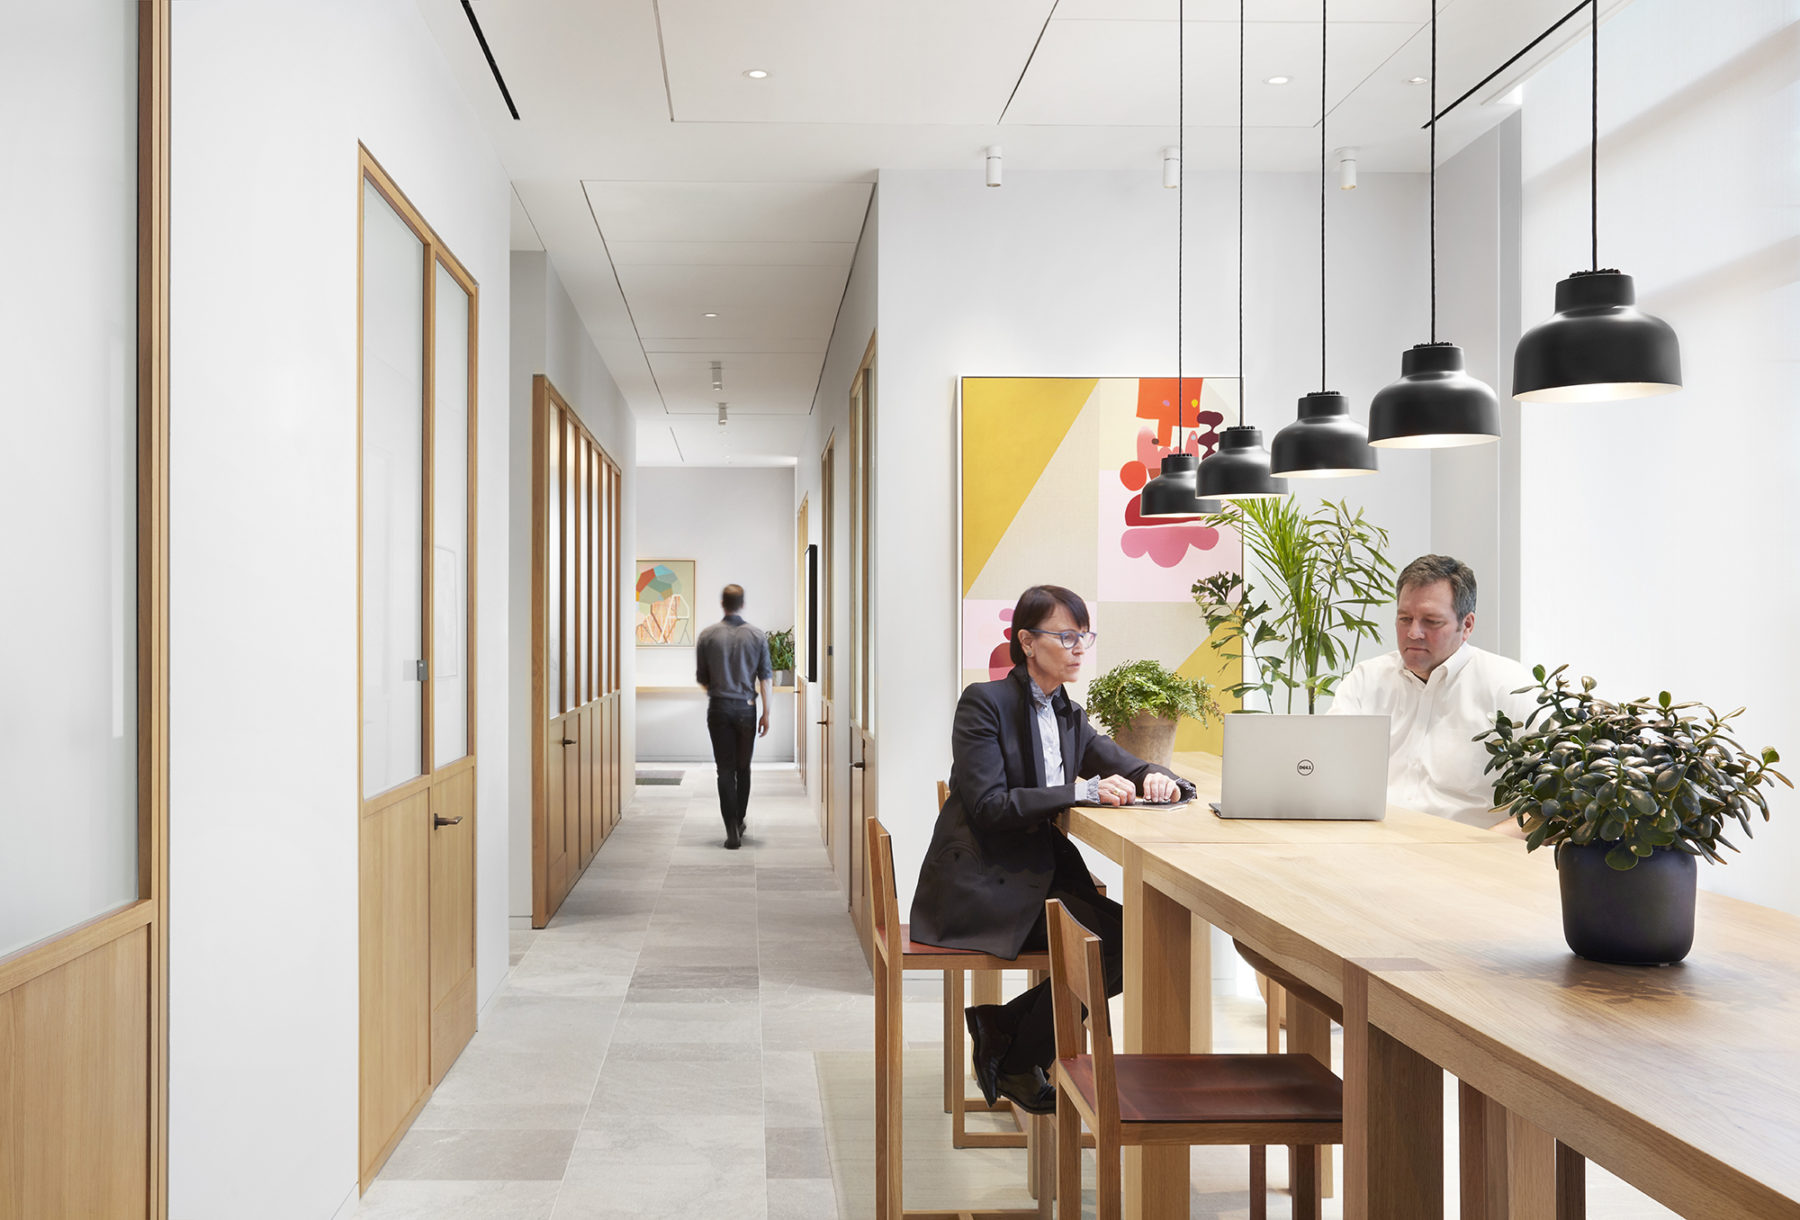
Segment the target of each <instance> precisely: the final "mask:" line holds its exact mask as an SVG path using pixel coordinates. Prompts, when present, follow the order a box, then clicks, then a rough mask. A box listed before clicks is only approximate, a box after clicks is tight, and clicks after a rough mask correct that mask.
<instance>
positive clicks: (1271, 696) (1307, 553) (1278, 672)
mask: <svg viewBox="0 0 1800 1220" xmlns="http://www.w3.org/2000/svg"><path fill="white" fill-rule="evenodd" d="M1209 520H1210V521H1211V522H1212V523H1213V524H1215V525H1228V526H1230V527H1231V528H1233V529H1235V530H1236V531H1237V533H1238V536H1239V537H1240V538H1242V539H1243V542H1244V553H1245V558H1246V563H1245V565H1244V566H1245V571H1244V572H1243V573H1238V572H1220V573H1218V574H1216V575H1213V576H1208V577H1206V578H1205V579H1203V580H1198V581H1195V582H1194V586H1193V589H1192V592H1193V596H1194V601H1195V602H1197V603H1198V604H1199V606H1200V612H1201V614H1202V615H1204V616H1205V618H1206V629H1207V632H1208V634H1209V635H1210V636H1211V641H1210V644H1211V647H1212V649H1213V651H1215V652H1217V653H1218V654H1219V655H1220V656H1222V657H1224V658H1225V659H1226V660H1229V661H1241V662H1242V663H1243V675H1244V676H1243V680H1242V681H1239V682H1235V683H1233V684H1232V685H1230V686H1228V687H1226V688H1225V689H1226V690H1227V691H1229V692H1230V693H1231V694H1233V695H1236V696H1237V697H1238V698H1239V699H1240V700H1242V701H1243V702H1244V703H1245V706H1246V710H1250V709H1249V700H1248V699H1247V698H1246V696H1249V695H1253V694H1254V695H1260V696H1261V698H1262V701H1263V702H1264V703H1265V704H1266V705H1267V707H1268V709H1269V710H1270V711H1273V710H1274V708H1275V699H1276V694H1277V692H1278V691H1285V692H1286V695H1287V710H1288V711H1289V712H1292V711H1293V710H1294V696H1295V694H1296V693H1298V692H1302V691H1303V692H1305V695H1306V711H1307V714H1308V715H1311V714H1312V713H1313V712H1314V711H1316V710H1317V708H1318V701H1319V697H1320V696H1321V695H1330V694H1331V692H1332V691H1333V690H1334V689H1335V688H1336V686H1337V683H1338V680H1339V679H1340V678H1342V677H1343V676H1344V675H1345V674H1347V673H1349V672H1350V670H1351V669H1352V668H1354V667H1355V665H1356V658H1357V654H1358V652H1359V651H1360V650H1361V648H1362V645H1363V643H1364V642H1365V641H1368V640H1379V639H1380V638H1381V627H1380V626H1379V625H1378V624H1377V623H1376V622H1375V621H1374V620H1373V619H1371V618H1369V617H1368V615H1369V611H1370V608H1371V607H1374V606H1382V605H1386V604H1387V603H1388V602H1390V601H1392V600H1393V592H1394V565H1393V564H1392V563H1390V562H1389V561H1388V558H1387V556H1386V555H1385V554H1384V553H1383V552H1384V550H1385V548H1386V547H1387V544H1388V534H1387V531H1386V530H1384V529H1382V528H1381V527H1380V526H1377V525H1374V524H1372V523H1370V522H1369V521H1368V520H1366V519H1365V518H1364V517H1363V514H1362V510H1361V509H1357V510H1356V511H1355V512H1351V511H1350V507H1349V505H1348V504H1345V503H1343V502H1338V503H1333V502H1331V501H1326V502H1325V503H1323V504H1321V505H1319V506H1318V507H1317V508H1315V509H1313V510H1312V511H1311V512H1303V511H1301V508H1300V506H1299V505H1298V504H1296V503H1295V502H1294V501H1293V500H1292V499H1291V498H1289V497H1285V496H1284V497H1281V498H1280V499H1269V500H1243V501H1235V502H1232V503H1230V504H1229V505H1228V506H1227V507H1226V509H1225V511H1224V512H1222V513H1218V514H1216V515H1214V516H1212V517H1210V518H1209ZM1250 560H1254V561H1255V565H1254V566H1255V570H1256V572H1255V579H1256V580H1258V581H1261V580H1266V581H1267V582H1268V590H1269V592H1268V594H1267V595H1266V596H1267V597H1268V599H1269V600H1262V598H1261V597H1260V596H1259V593H1258V588H1257V586H1256V585H1255V584H1253V583H1252V576H1251V564H1250V563H1249V562H1248V561H1250Z"/></svg>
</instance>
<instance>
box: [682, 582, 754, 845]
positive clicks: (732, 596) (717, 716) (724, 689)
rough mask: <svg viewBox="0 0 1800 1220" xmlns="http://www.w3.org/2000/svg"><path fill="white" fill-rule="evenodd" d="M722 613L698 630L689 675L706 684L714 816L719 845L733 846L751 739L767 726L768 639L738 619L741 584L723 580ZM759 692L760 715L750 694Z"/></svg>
mask: <svg viewBox="0 0 1800 1220" xmlns="http://www.w3.org/2000/svg"><path fill="white" fill-rule="evenodd" d="M719 605H720V607H721V608H722V609H723V610H724V611H725V617H724V618H722V619H720V620H719V621H718V622H716V623H714V624H713V625H712V626H710V627H708V628H707V629H706V630H705V631H702V632H701V633H700V639H699V642H698V643H697V644H696V645H695V647H694V666H695V673H694V677H695V680H696V681H698V682H699V683H700V685H701V686H704V687H705V688H706V694H707V700H706V731H707V733H708V735H709V736H711V738H712V749H713V762H715V763H716V764H718V768H719V816H721V817H723V818H724V819H725V846H726V848H727V849H729V850H731V851H736V850H737V849H738V845H739V844H740V843H742V842H743V839H744V815H745V813H746V811H747V810H748V808H749V805H750V755H751V753H752V752H754V751H755V749H756V739H757V738H758V737H762V736H766V735H767V734H768V732H769V679H770V677H771V676H772V671H771V669H770V667H769V640H768V637H767V636H765V635H764V634H763V633H762V632H761V631H760V630H758V629H757V628H755V627H752V626H751V625H750V624H749V623H746V622H745V621H744V616H743V615H742V614H740V613H739V611H741V610H742V609H743V608H744V589H743V586H742V585H726V586H725V589H724V591H723V592H722V593H720V595H719ZM759 692H760V693H761V695H762V717H761V719H758V718H757V714H756V699H757V695H758V693H759Z"/></svg>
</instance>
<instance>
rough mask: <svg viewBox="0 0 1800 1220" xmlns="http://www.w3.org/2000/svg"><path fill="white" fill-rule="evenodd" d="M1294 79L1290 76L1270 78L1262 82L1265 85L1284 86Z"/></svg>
mask: <svg viewBox="0 0 1800 1220" xmlns="http://www.w3.org/2000/svg"><path fill="white" fill-rule="evenodd" d="M1293 79H1294V78H1293V77H1291V76H1271V77H1268V78H1267V79H1266V80H1264V81H1263V84H1265V85H1285V84H1287V83H1288V82H1289V81H1291V80H1293Z"/></svg>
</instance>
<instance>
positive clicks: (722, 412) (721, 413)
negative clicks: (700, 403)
mask: <svg viewBox="0 0 1800 1220" xmlns="http://www.w3.org/2000/svg"><path fill="white" fill-rule="evenodd" d="M724 426H725V404H724V403H720V404H719V427H721V428H723V427H724Z"/></svg>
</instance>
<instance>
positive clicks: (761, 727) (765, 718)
mask: <svg viewBox="0 0 1800 1220" xmlns="http://www.w3.org/2000/svg"><path fill="white" fill-rule="evenodd" d="M756 735H757V736H758V737H767V736H768V735H769V713H767V712H764V713H763V714H762V719H760V720H758V721H757V722H756Z"/></svg>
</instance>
